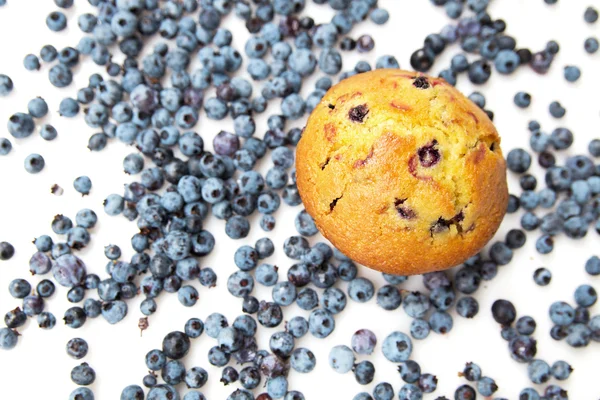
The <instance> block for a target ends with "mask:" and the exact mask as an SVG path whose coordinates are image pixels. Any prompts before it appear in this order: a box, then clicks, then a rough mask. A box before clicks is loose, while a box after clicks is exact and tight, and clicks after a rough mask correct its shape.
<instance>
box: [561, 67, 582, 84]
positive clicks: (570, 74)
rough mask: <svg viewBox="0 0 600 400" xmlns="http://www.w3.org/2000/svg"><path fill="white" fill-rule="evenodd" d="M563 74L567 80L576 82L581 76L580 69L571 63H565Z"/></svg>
mask: <svg viewBox="0 0 600 400" xmlns="http://www.w3.org/2000/svg"><path fill="white" fill-rule="evenodd" d="M564 76H565V79H566V80H567V81H568V82H576V81H577V80H578V79H579V77H580V76H581V70H580V69H579V68H578V67H576V66H573V65H567V66H566V67H565V68H564Z"/></svg>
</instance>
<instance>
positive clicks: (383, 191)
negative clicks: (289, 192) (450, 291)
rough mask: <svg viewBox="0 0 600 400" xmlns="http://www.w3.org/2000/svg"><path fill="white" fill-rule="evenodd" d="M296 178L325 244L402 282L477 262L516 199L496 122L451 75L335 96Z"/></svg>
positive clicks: (396, 77) (378, 78)
mask: <svg viewBox="0 0 600 400" xmlns="http://www.w3.org/2000/svg"><path fill="white" fill-rule="evenodd" d="M296 170H297V172H296V174H297V185H298V189H299V192H300V195H301V197H302V200H303V202H304V204H305V207H306V210H307V211H308V213H309V214H310V215H312V217H313V218H314V219H315V222H316V224H317V226H318V228H319V230H320V231H321V232H322V233H323V235H324V236H325V237H326V238H328V239H329V240H330V241H331V242H332V243H333V244H334V245H335V246H336V247H338V248H339V249H340V250H341V251H342V252H343V253H345V254H346V255H348V256H349V257H351V258H352V259H354V260H355V261H358V262H360V263H361V264H364V265H366V266H368V267H371V268H374V269H377V270H380V271H383V272H386V273H393V274H399V275H408V274H417V273H424V272H428V271H434V270H440V269H444V268H448V267H451V266H454V265H457V264H460V263H461V262H463V261H464V260H466V259H467V258H468V257H470V256H472V255H474V254H475V253H477V252H478V251H479V250H480V249H481V247H483V246H484V245H485V243H487V241H488V240H489V239H490V238H491V237H492V236H493V234H494V233H495V231H496V230H497V228H498V225H499V224H500V222H501V220H502V217H503V215H504V213H505V211H506V205H507V201H508V190H507V185H506V170H505V162H504V159H503V157H502V152H501V149H500V138H499V136H498V133H497V131H496V129H495V128H494V125H493V124H492V122H491V121H490V119H489V118H488V116H487V115H486V113H485V112H483V111H482V110H481V109H479V108H478V107H477V106H476V105H475V104H473V103H472V102H471V101H470V100H469V99H467V98H466V97H465V96H463V95H462V94H461V93H460V92H459V91H458V90H456V89H455V88H454V87H452V86H451V85H449V84H448V83H446V82H445V81H444V80H443V79H441V78H433V77H428V76H425V75H423V74H418V73H415V72H409V71H402V70H396V69H394V70H391V69H380V70H376V71H372V72H368V73H363V74H359V75H355V76H353V77H351V78H349V79H346V80H344V81H342V82H340V83H339V84H338V85H336V86H334V87H333V88H331V89H330V90H329V91H328V92H327V94H326V95H325V96H324V97H323V99H322V101H321V103H320V104H319V105H318V106H317V107H316V108H315V109H314V111H313V113H312V114H311V116H310V118H309V120H308V123H307V126H306V128H305V130H304V133H303V135H302V139H301V140H300V143H299V144H298V147H297V165H296Z"/></svg>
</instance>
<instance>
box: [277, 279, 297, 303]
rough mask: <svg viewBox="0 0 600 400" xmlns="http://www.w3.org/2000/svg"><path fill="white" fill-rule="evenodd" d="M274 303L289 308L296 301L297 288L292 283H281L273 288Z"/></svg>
mask: <svg viewBox="0 0 600 400" xmlns="http://www.w3.org/2000/svg"><path fill="white" fill-rule="evenodd" d="M272 296H273V301H274V302H275V303H277V304H279V305H281V306H289V305H290V304H292V303H293V302H294V301H295V300H296V296H297V293H296V287H295V286H294V285H293V284H292V283H290V282H279V283H277V284H275V286H273V291H272Z"/></svg>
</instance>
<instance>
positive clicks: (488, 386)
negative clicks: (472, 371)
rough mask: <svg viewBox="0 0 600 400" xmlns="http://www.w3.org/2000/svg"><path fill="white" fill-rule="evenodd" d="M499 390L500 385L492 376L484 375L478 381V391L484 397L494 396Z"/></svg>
mask: <svg viewBox="0 0 600 400" xmlns="http://www.w3.org/2000/svg"><path fill="white" fill-rule="evenodd" d="M497 390H498V385H496V382H494V380H493V379H492V378H489V377H487V376H484V377H482V378H481V379H479V380H478V381H477V391H478V392H479V394H481V395H482V396H484V397H488V396H492V395H493V394H494V393H495V392H496V391H497Z"/></svg>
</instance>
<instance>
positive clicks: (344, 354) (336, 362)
mask: <svg viewBox="0 0 600 400" xmlns="http://www.w3.org/2000/svg"><path fill="white" fill-rule="evenodd" d="M354 361H355V358H354V353H352V350H351V349H350V348H349V347H348V346H344V345H339V346H335V347H333V348H332V349H331V351H330V352H329V365H330V366H331V368H333V370H334V371H335V372H337V373H339V374H345V373H347V372H349V371H350V370H351V369H352V367H353V366H354Z"/></svg>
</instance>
